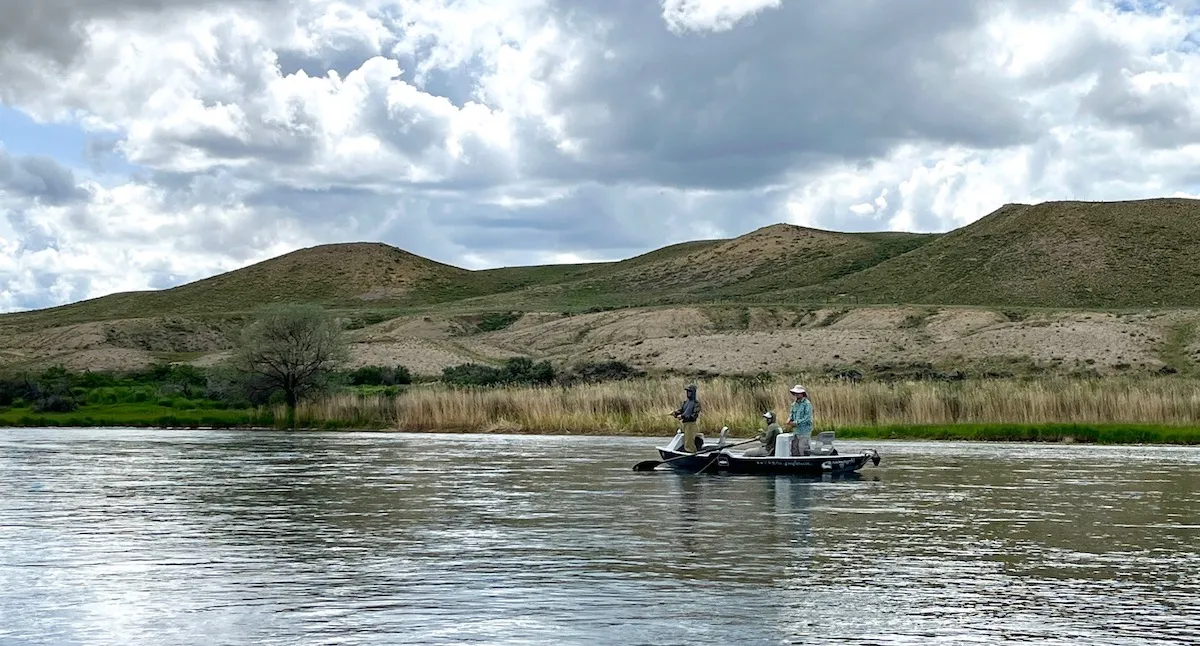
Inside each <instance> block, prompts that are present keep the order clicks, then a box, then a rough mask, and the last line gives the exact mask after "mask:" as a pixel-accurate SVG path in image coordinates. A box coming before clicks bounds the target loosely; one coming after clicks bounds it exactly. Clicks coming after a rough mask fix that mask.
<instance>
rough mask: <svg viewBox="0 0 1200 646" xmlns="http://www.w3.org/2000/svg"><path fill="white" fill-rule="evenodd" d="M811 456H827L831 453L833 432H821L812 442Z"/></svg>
mask: <svg viewBox="0 0 1200 646" xmlns="http://www.w3.org/2000/svg"><path fill="white" fill-rule="evenodd" d="M812 452H813V455H828V454H830V453H832V452H833V431H821V432H820V433H818V434H817V437H816V438H815V439H814V440H813V444H812Z"/></svg>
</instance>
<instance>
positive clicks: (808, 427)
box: [786, 384, 813, 455]
mask: <svg viewBox="0 0 1200 646" xmlns="http://www.w3.org/2000/svg"><path fill="white" fill-rule="evenodd" d="M788 392H790V393H792V397H794V398H795V401H793V402H792V412H791V415H789V416H788V420H787V422H786V425H787V427H788V428H789V429H791V432H792V455H808V447H809V446H810V443H811V442H812V427H813V411H812V402H810V401H809V400H808V391H807V390H805V389H804V386H801V385H800V384H796V385H795V386H792V389H791V390H789V391H788Z"/></svg>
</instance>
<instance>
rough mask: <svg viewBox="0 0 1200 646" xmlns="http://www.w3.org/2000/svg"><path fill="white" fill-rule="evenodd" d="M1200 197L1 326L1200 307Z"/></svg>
mask: <svg viewBox="0 0 1200 646" xmlns="http://www.w3.org/2000/svg"><path fill="white" fill-rule="evenodd" d="M1196 257H1200V201H1197V200H1189V199H1157V200H1142V201H1131V202H1094V203H1088V202H1047V203H1042V204H1037V205H1023V204H1009V205H1005V206H1003V207H1001V208H1000V209H998V210H997V211H995V212H993V213H991V214H990V215H988V216H986V217H984V218H982V219H980V220H978V221H976V222H974V223H972V224H970V225H967V226H965V227H962V228H960V229H957V230H955V231H952V232H950V233H946V234H910V233H890V232H887V233H839V232H834V231H824V230H819V229H811V228H806V227H800V226H794V225H787V224H776V225H771V226H768V227H764V228H761V229H758V230H755V231H752V232H750V233H747V234H745V235H743V236H740V237H737V238H732V239H719V240H701V241H694V242H686V243H682V244H677V245H672V246H670V247H665V248H663V249H659V250H656V251H652V252H650V253H647V254H643V255H641V256H637V257H634V258H630V259H628V260H624V261H620V262H613V263H595V264H581V265H552V266H532V267H508V268H501V269H492V270H481V271H470V270H466V269H461V268H458V267H454V266H450V265H446V264H442V263H438V262H435V261H432V260H428V259H426V258H422V257H420V256H416V255H413V254H411V253H408V252H406V251H403V250H400V249H397V248H395V247H391V246H388V245H385V244H381V243H350V244H331V245H321V246H318V247H312V248H308V249H301V250H298V251H294V252H292V253H289V254H285V255H283V256H280V257H277V258H273V259H270V260H266V261H263V262H260V263H257V264H254V265H250V266H248V267H245V268H242V269H238V270H236V271H231V272H228V273H225V274H220V275H218V276H213V277H211V278H207V279H204V280H200V281H196V282H193V283H189V284H186V285H182V286H179V287H175V288H172V289H167V290H162V291H153V292H132V293H123V294H114V295H111V296H105V297H102V298H97V299H92V300H89V301H83V302H79V303H74V304H70V305H65V306H60V307H55V308H49V309H45V310H38V311H34V312H24V313H17V314H8V315H3V316H0V327H7V328H10V329H17V328H20V329H37V328H45V327H49V326H55V325H63V324H69V323H81V322H88V321H105V320H114V319H129V318H144V317H154V316H159V317H161V316H192V317H195V316H210V317H211V316H224V315H229V314H245V313H247V312H249V311H251V310H253V309H254V308H256V307H258V306H260V305H262V304H265V303H278V302H310V303H319V304H322V305H326V306H329V307H333V308H337V309H345V310H354V309H362V310H381V311H391V312H395V313H400V312H410V313H411V312H416V311H438V310H441V311H446V312H458V313H465V312H485V311H497V310H524V311H537V310H542V311H567V310H583V309H589V308H592V309H594V308H596V307H604V308H612V307H629V306H647V305H670V304H700V303H711V302H724V303H738V302H741V303H778V304H787V305H796V304H804V303H820V302H831V301H839V300H842V301H846V302H857V303H859V304H869V303H880V304H882V303H905V304H934V305H985V306H1041V307H1103V308H1121V307H1144V306H1158V305H1161V306H1185V305H1194V304H1200V263H1196V262H1195V261H1194V259H1195V258H1196Z"/></svg>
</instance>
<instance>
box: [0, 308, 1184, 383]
mask: <svg viewBox="0 0 1200 646" xmlns="http://www.w3.org/2000/svg"><path fill="white" fill-rule="evenodd" d="M1013 318H1014V316H1013V315H1004V314H1001V313H998V312H996V311H993V310H988V309H973V308H911V307H863V308H853V309H801V308H765V307H764V308H725V309H721V308H712V307H677V308H659V309H627V310H618V311H611V312H601V313H594V314H581V315H575V316H564V315H562V314H559V313H537V314H526V315H525V316H523V317H522V318H521V319H520V320H518V321H517V322H516V323H515V324H513V325H512V326H511V327H509V328H508V329H505V330H501V331H497V332H490V333H482V334H481V333H474V332H472V328H471V326H470V325H469V324H468V323H466V322H464V320H462V319H458V318H453V317H445V316H439V315H432V314H430V315H418V316H408V317H400V318H396V319H393V320H389V321H385V322H382V323H379V324H376V325H372V326H369V327H366V328H363V329H360V330H355V331H352V332H351V333H350V336H351V339H352V341H353V355H354V363H355V364H356V365H366V364H375V365H394V364H401V365H405V366H408V367H409V368H410V369H411V370H413V371H414V372H416V373H418V374H428V375H436V374H438V373H440V371H441V370H442V368H444V367H447V366H451V365H457V364H461V363H467V362H499V361H502V360H503V359H505V358H508V357H512V356H533V357H535V358H545V359H549V360H551V361H553V362H554V363H556V364H559V365H566V364H571V363H575V362H578V361H601V360H609V359H617V360H621V361H626V362H629V363H631V364H633V365H636V366H639V367H642V368H645V369H648V370H674V371H678V372H681V373H699V372H701V371H706V372H716V373H724V374H754V373H757V372H761V371H769V372H776V373H778V372H800V371H804V372H821V371H834V370H840V369H847V368H855V369H859V370H862V371H866V372H870V371H871V370H872V369H875V368H876V367H877V366H878V365H880V364H910V363H913V362H928V363H932V364H934V365H935V366H937V367H939V368H940V369H943V370H953V369H960V370H966V371H968V372H974V373H976V374H978V373H980V372H982V371H985V370H994V369H997V368H1005V367H1006V366H1007V367H1008V369H1016V370H1026V369H1029V368H1030V367H1032V366H1035V365H1036V366H1040V367H1041V368H1042V369H1044V370H1048V371H1050V372H1055V373H1071V372H1080V371H1095V372H1097V373H1101V374H1103V373H1122V372H1128V373H1142V374H1145V373H1149V372H1155V371H1158V370H1160V369H1162V368H1163V367H1164V365H1165V364H1166V363H1167V362H1168V361H1169V362H1171V363H1172V367H1174V368H1177V369H1178V368H1183V369H1189V370H1190V369H1192V368H1194V366H1195V363H1196V362H1197V360H1200V344H1197V343H1196V342H1195V341H1196V340H1195V338H1194V336H1188V337H1185V338H1181V337H1179V335H1178V334H1177V332H1178V331H1179V330H1187V329H1195V326H1197V324H1200V310H1188V311H1170V312H1165V311H1164V312H1142V313H1136V314H1124V315H1122V314H1112V313H1101V312H1090V313H1089V312H1069V313H1059V314H1051V313H1044V314H1032V315H1030V316H1028V317H1027V318H1023V319H1021V320H1013ZM1015 318H1021V317H1015ZM1189 326H1193V327H1191V328H1189ZM229 332H230V331H229V330H227V329H222V328H220V327H219V326H215V325H213V324H209V323H204V322H199V321H194V320H189V319H186V318H174V319H169V320H152V319H139V320H125V321H112V322H103V323H85V324H77V325H73V326H68V327H65V328H58V329H54V330H49V331H39V332H30V333H24V334H21V335H16V336H10V337H5V338H4V339H3V340H2V341H0V369H3V368H4V367H5V366H7V367H9V368H14V367H34V366H46V365H53V364H61V365H64V366H67V367H70V368H73V369H80V370H82V369H92V370H102V369H125V368H136V367H141V366H145V365H149V364H151V363H153V362H155V361H161V360H164V359H170V360H177V361H187V362H191V363H197V364H200V365H211V364H212V363H215V362H217V361H220V360H221V359H222V358H223V357H224V356H225V353H226V351H227V349H228V348H229V338H230V337H231V335H230V333H229ZM1173 335H1174V336H1173ZM1171 338H1175V339H1176V340H1177V341H1179V342H1180V348H1179V351H1178V352H1177V353H1175V354H1171V353H1165V352H1164V351H1163V349H1164V344H1165V343H1166V342H1167V341H1168V340H1169V339H1171ZM1181 361H1183V362H1185V363H1183V364H1181V363H1180V362H1181Z"/></svg>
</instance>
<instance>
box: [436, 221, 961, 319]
mask: <svg viewBox="0 0 1200 646" xmlns="http://www.w3.org/2000/svg"><path fill="white" fill-rule="evenodd" d="M937 237H938V236H937V235H933V234H912V233H891V232H886V233H839V232H835V231H824V230H820V229H811V228H807V227H800V226H795V225H790V224H775V225H771V226H768V227H763V228H761V229H757V230H755V231H752V232H750V233H747V234H745V235H743V236H739V237H737V238H732V239H720V240H704V241H696V242H690V243H683V244H678V245H672V246H670V247H666V248H663V249H659V250H657V251H653V252H650V253H648V254H643V255H641V256H637V257H634V258H630V259H628V260H623V261H621V262H617V263H611V264H607V265H600V266H593V267H591V268H589V269H584V270H576V271H574V272H573V273H570V274H568V275H561V274H560V275H559V276H558V277H557V278H558V279H557V280H554V281H552V282H545V283H539V284H532V285H530V286H529V287H526V288H524V289H520V290H514V291H509V292H497V293H493V294H490V295H488V296H486V297H482V298H475V299H471V300H464V301H462V302H460V303H458V305H460V306H463V307H467V308H474V309H509V308H516V309H530V308H534V309H537V308H541V309H547V308H548V309H571V308H579V307H584V308H586V307H589V306H603V307H627V306H642V305H655V304H657V305H663V304H686V303H705V302H711V301H717V300H722V301H724V300H730V301H739V300H744V299H747V298H750V297H753V296H754V295H756V294H760V293H768V292H772V291H775V290H780V289H787V288H795V287H800V286H811V285H820V284H822V283H825V282H827V281H829V280H831V279H834V278H838V277H840V276H845V275H848V274H852V273H854V272H857V271H861V270H862V269H865V268H867V267H871V266H874V265H876V264H878V263H880V262H883V261H885V260H887V259H889V258H893V257H895V256H898V255H900V254H903V253H906V252H908V251H911V250H913V249H916V248H918V247H920V246H922V245H924V244H926V243H928V242H930V241H932V240H934V239H936V238H937Z"/></svg>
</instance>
